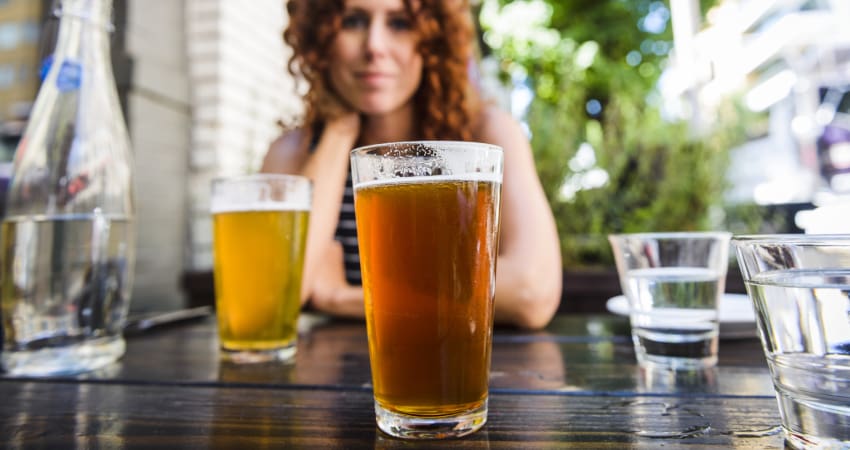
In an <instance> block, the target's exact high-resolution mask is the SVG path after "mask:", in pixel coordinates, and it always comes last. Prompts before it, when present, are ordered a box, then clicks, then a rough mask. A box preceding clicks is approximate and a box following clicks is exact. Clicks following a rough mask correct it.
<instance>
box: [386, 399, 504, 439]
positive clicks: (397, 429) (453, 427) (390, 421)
mask: <svg viewBox="0 0 850 450" xmlns="http://www.w3.org/2000/svg"><path fill="white" fill-rule="evenodd" d="M375 418H376V419H377V422H378V428H380V429H381V431H383V432H384V433H387V434H389V435H390V436H395V437H399V438H404V439H448V438H457V437H461V436H466V435H467V434H470V433H474V432H475V431H478V430H479V429H480V428H481V427H483V426H484V424H485V423H487V400H484V403H483V404H482V405H481V406H480V407H478V408H476V409H473V410H470V411H466V412H464V413H462V414H456V415H453V416H442V417H421V416H410V415H407V414H400V413H397V412H392V411H389V410H387V409H385V408H383V407H382V406H381V405H379V404H378V402H375Z"/></svg>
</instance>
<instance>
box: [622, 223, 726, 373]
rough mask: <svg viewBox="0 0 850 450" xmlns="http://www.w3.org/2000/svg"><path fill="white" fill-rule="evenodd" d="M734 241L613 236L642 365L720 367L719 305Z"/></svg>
mask: <svg viewBox="0 0 850 450" xmlns="http://www.w3.org/2000/svg"><path fill="white" fill-rule="evenodd" d="M731 237H732V235H731V234H730V233H726V232H689V233H684V232H683V233H635V234H615V235H610V236H609V237H608V240H609V241H610V243H611V247H612V249H613V251H614V259H615V261H616V264H617V272H618V274H619V276H620V285H621V287H622V289H623V293H624V294H625V296H626V297H627V298H628V301H629V308H630V321H631V326H632V340H633V341H634V345H635V354H636V356H637V360H638V363H639V364H640V365H642V366H654V367H657V368H670V369H698V368H706V367H713V366H715V365H716V364H717V344H718V303H719V301H720V297H721V296H722V295H723V291H724V288H725V284H726V270H727V267H728V263H729V261H728V257H729V240H730V238H731Z"/></svg>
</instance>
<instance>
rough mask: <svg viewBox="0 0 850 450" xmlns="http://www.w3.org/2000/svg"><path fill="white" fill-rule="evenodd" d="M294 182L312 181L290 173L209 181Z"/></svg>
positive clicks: (212, 182) (249, 175) (226, 177)
mask: <svg viewBox="0 0 850 450" xmlns="http://www.w3.org/2000/svg"><path fill="white" fill-rule="evenodd" d="M273 180H277V181H294V182H307V183H308V184H310V185H312V184H313V181H312V180H310V179H309V178H307V177H305V176H303V175H295V174H290V173H247V174H242V175H232V176H218V177H215V178H213V179H212V180H211V181H210V184H213V185H215V184H221V183H232V182H240V181H273Z"/></svg>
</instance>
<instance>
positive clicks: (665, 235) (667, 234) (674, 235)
mask: <svg viewBox="0 0 850 450" xmlns="http://www.w3.org/2000/svg"><path fill="white" fill-rule="evenodd" d="M732 237H733V234H732V233H731V232H729V231H659V232H641V233H611V234H609V235H608V238H609V239H610V238H615V239H694V238H727V239H728V238H732Z"/></svg>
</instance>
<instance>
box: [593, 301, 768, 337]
mask: <svg viewBox="0 0 850 450" xmlns="http://www.w3.org/2000/svg"><path fill="white" fill-rule="evenodd" d="M605 307H606V308H608V311H611V312H612V313H614V314H619V315H621V316H628V315H629V302H628V300H626V297H625V296H624V295H618V296H616V297H612V298H610V299H609V300H608V302H607V303H606V304H605ZM718 319H719V320H720V337H721V338H723V339H739V338H749V337H756V336H758V333H757V331H756V317H755V314H754V313H753V307H752V304H751V303H750V299H749V297H747V295H746V294H723V297H721V298H720V315H719V317H718Z"/></svg>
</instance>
